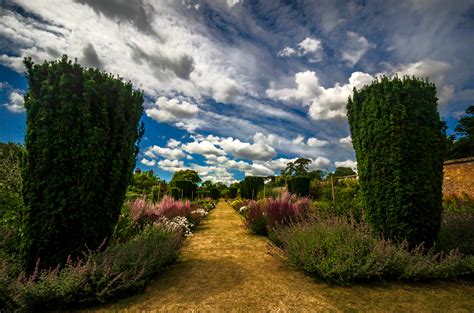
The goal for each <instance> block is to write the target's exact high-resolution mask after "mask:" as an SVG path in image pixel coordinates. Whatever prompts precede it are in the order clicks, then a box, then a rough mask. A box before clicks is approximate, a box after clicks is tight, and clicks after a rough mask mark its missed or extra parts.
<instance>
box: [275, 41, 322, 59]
mask: <svg viewBox="0 0 474 313" xmlns="http://www.w3.org/2000/svg"><path fill="white" fill-rule="evenodd" d="M297 46H298V47H297V48H296V49H294V48H292V47H285V48H283V49H282V50H280V51H279V52H278V53H277V56H279V57H291V56H299V57H302V56H306V55H307V56H309V61H310V62H318V61H320V60H321V58H322V57H323V52H324V51H323V45H322V43H321V40H319V39H316V38H311V37H306V38H305V39H304V40H303V41H301V42H300V43H299V44H298V45H297Z"/></svg>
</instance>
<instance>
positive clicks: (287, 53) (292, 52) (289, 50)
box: [277, 47, 297, 57]
mask: <svg viewBox="0 0 474 313" xmlns="http://www.w3.org/2000/svg"><path fill="white" fill-rule="evenodd" d="M296 54H297V52H296V50H295V49H293V48H291V47H285V48H283V49H281V50H280V51H279V52H278V53H277V56H279V57H289V56H292V55H296Z"/></svg>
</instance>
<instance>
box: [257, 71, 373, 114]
mask: <svg viewBox="0 0 474 313" xmlns="http://www.w3.org/2000/svg"><path fill="white" fill-rule="evenodd" d="M373 80H374V76H372V75H370V74H367V73H363V72H354V73H352V74H351V76H350V77H349V83H348V84H344V85H341V84H339V83H336V84H335V85H334V87H330V88H325V87H323V86H321V85H320V84H319V80H318V77H317V76H316V73H315V72H313V71H305V72H299V73H296V74H295V83H296V88H284V89H272V88H270V89H267V91H266V92H267V95H268V96H269V97H270V98H274V99H279V100H283V101H298V102H301V103H302V104H303V105H307V106H309V112H308V113H309V116H310V117H311V118H312V119H314V120H326V119H334V118H345V117H346V104H347V99H348V97H349V96H350V95H351V94H352V90H353V88H354V87H355V88H358V89H359V88H361V87H363V86H364V85H367V84H370V83H371V82H372V81H373Z"/></svg>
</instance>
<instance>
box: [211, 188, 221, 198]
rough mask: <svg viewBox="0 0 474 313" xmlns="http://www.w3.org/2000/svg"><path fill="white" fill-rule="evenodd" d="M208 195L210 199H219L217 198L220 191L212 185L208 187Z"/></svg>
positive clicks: (219, 195)
mask: <svg viewBox="0 0 474 313" xmlns="http://www.w3.org/2000/svg"><path fill="white" fill-rule="evenodd" d="M210 196H211V198H212V200H219V198H220V197H221V192H220V191H219V189H217V188H216V187H212V188H211V189H210Z"/></svg>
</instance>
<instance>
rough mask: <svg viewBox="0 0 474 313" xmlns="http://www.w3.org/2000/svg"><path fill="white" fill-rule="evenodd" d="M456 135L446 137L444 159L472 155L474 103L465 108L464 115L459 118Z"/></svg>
mask: <svg viewBox="0 0 474 313" xmlns="http://www.w3.org/2000/svg"><path fill="white" fill-rule="evenodd" d="M455 131H456V135H457V137H459V138H458V139H456V136H451V137H450V138H448V148H447V153H446V159H460V158H467V157H472V156H474V105H471V106H469V107H468V108H467V109H466V115H464V116H463V117H461V119H459V122H458V125H457V126H456V129H455Z"/></svg>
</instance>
